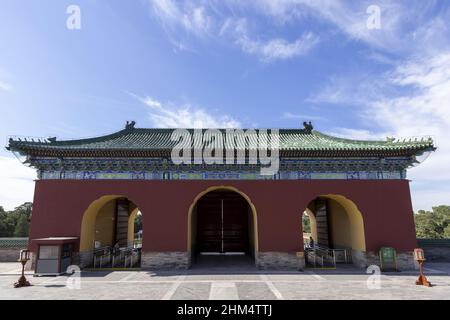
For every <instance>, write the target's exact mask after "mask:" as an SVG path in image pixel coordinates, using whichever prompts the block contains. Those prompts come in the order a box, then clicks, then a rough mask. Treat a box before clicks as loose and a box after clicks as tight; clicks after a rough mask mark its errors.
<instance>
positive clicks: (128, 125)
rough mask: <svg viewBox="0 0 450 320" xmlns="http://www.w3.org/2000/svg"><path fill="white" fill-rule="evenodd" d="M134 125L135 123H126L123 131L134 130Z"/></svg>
mask: <svg viewBox="0 0 450 320" xmlns="http://www.w3.org/2000/svg"><path fill="white" fill-rule="evenodd" d="M135 125H136V121H127V123H126V125H125V130H132V129H134V126H135Z"/></svg>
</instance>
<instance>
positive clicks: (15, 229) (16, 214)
mask: <svg viewBox="0 0 450 320" xmlns="http://www.w3.org/2000/svg"><path fill="white" fill-rule="evenodd" d="M32 207H33V205H32V203H31V202H25V203H24V204H22V205H20V206H18V207H16V208H15V209H14V210H12V211H5V210H4V209H3V207H0V237H27V236H28V229H29V226H30V221H31V212H32Z"/></svg>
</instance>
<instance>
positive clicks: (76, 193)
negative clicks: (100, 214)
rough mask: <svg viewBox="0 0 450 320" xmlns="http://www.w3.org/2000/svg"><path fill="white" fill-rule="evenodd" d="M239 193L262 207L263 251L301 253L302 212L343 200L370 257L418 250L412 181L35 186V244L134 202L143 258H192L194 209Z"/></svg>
mask: <svg viewBox="0 0 450 320" xmlns="http://www.w3.org/2000/svg"><path fill="white" fill-rule="evenodd" d="M220 185H226V186H233V187H235V188H237V189H239V190H240V191H242V192H244V193H245V194H247V195H248V196H249V197H250V199H251V201H252V202H253V204H254V205H255V207H256V211H257V216H258V233H259V250H260V251H285V252H288V251H301V250H303V239H302V236H301V235H302V233H301V213H302V212H303V210H304V209H305V208H306V206H307V205H308V203H309V202H310V201H311V200H312V199H314V198H315V197H317V196H319V195H325V194H340V195H343V196H345V197H347V198H348V199H350V200H352V201H353V202H354V203H355V204H356V205H357V206H358V208H359V210H360V211H361V213H362V215H363V219H364V227H365V236H366V250H367V251H378V249H379V247H381V246H392V247H395V248H396V249H397V250H398V251H403V250H412V249H413V248H414V247H416V237H415V227H414V220H413V210H412V206H411V198H410V192H409V183H408V181H407V180H322V181H320V180H312V181H310V180H295V181H272V180H270V181H212V180H210V181H130V180H111V181H105V180H103V181H99V180H97V181H96V180H88V181H86V180H84V181H80V180H41V181H37V182H36V187H35V195H34V207H33V216H32V223H31V233H30V239H35V238H41V237H50V236H53V237H56V236H75V237H79V236H80V227H81V220H82V216H83V213H84V211H85V210H86V208H87V207H88V206H89V205H90V204H91V203H92V202H93V201H94V200H96V199H98V198H100V197H101V196H103V195H121V196H125V197H128V198H129V199H130V200H132V201H133V202H134V203H135V204H136V205H138V207H139V209H140V210H141V212H142V214H143V224H144V226H143V228H144V237H143V240H144V243H143V250H144V251H186V250H187V229H188V228H187V223H188V217H187V216H188V209H189V206H190V205H191V203H192V201H193V200H194V198H195V197H196V196H197V195H198V194H199V193H200V192H202V191H204V190H205V189H207V188H208V187H211V186H220Z"/></svg>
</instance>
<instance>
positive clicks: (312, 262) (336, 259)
mask: <svg viewBox="0 0 450 320" xmlns="http://www.w3.org/2000/svg"><path fill="white" fill-rule="evenodd" d="M351 256H352V255H351V249H347V248H345V249H330V248H326V247H322V246H315V247H313V248H305V257H306V264H307V265H309V266H313V267H314V268H317V267H320V268H326V267H332V268H335V267H336V264H337V263H351Z"/></svg>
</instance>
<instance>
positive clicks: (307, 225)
mask: <svg viewBox="0 0 450 320" xmlns="http://www.w3.org/2000/svg"><path fill="white" fill-rule="evenodd" d="M302 226H303V232H304V233H311V221H310V220H309V216H308V215H307V214H306V213H303V216H302Z"/></svg>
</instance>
